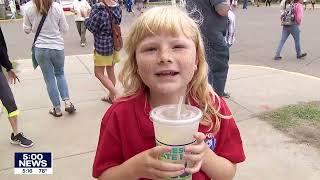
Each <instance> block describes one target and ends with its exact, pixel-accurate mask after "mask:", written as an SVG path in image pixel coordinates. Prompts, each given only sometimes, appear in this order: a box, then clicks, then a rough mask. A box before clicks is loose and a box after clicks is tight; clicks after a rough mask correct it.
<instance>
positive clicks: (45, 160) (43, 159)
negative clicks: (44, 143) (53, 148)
mask: <svg viewBox="0 0 320 180" xmlns="http://www.w3.org/2000/svg"><path fill="white" fill-rule="evenodd" d="M14 174H52V154H51V152H16V153H14Z"/></svg>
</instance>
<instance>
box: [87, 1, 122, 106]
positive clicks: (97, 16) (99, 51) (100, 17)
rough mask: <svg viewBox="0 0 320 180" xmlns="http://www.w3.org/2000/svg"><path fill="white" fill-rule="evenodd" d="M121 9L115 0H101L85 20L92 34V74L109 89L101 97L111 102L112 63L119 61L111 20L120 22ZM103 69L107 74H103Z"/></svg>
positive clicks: (114, 95)
mask: <svg viewBox="0 0 320 180" xmlns="http://www.w3.org/2000/svg"><path fill="white" fill-rule="evenodd" d="M121 18H122V11H121V8H120V6H119V4H117V3H116V2H115V1H113V0H102V1H101V2H100V3H97V4H95V5H94V6H93V7H92V11H91V13H90V16H89V18H87V19H86V20H85V25H86V27H87V29H88V30H89V31H90V32H91V33H92V34H93V36H94V52H93V54H94V55H93V56H94V57H93V59H94V74H95V76H96V77H97V78H98V79H99V80H100V82H101V83H102V84H103V86H104V87H105V88H106V89H108V90H109V96H104V97H102V98H101V100H102V101H106V102H108V103H111V104H112V102H113V101H114V100H115V98H116V97H117V94H118V92H117V90H116V88H115V86H116V77H115V74H114V65H115V64H116V63H117V62H119V61H120V58H119V52H118V51H116V50H115V48H114V45H113V39H112V21H113V22H114V23H116V24H118V25H120V23H121ZM105 70H106V71H107V75H105V74H104V72H105Z"/></svg>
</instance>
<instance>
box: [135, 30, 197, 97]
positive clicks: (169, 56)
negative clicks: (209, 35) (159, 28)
mask: <svg viewBox="0 0 320 180" xmlns="http://www.w3.org/2000/svg"><path fill="white" fill-rule="evenodd" d="M196 57H197V56H196V47H195V43H194V42H193V40H192V39H189V38H187V37H185V36H184V35H182V34H180V35H179V36H177V37H175V36H172V35H170V34H168V33H161V34H158V35H155V36H149V37H146V38H145V39H143V40H142V41H141V42H140V44H138V46H137V49H136V60H137V65H138V73H139V75H140V77H141V79H142V81H143V82H144V83H145V85H146V86H148V87H149V89H150V93H155V94H169V95H177V94H181V95H183V94H185V92H186V89H187V86H188V84H189V82H190V81H191V79H192V77H193V75H194V72H195V70H196V69H197V65H196V64H197V60H196Z"/></svg>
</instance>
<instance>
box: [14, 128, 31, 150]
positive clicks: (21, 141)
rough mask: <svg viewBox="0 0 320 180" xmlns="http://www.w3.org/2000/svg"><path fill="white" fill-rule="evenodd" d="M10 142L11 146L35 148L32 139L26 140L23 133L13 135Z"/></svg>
mask: <svg viewBox="0 0 320 180" xmlns="http://www.w3.org/2000/svg"><path fill="white" fill-rule="evenodd" d="M10 142H11V144H18V145H20V146H22V147H25V148H28V147H31V146H33V142H32V141H31V140H30V139H28V138H26V137H25V136H24V135H23V134H22V133H21V132H20V133H18V134H17V135H14V134H13V133H11V138H10Z"/></svg>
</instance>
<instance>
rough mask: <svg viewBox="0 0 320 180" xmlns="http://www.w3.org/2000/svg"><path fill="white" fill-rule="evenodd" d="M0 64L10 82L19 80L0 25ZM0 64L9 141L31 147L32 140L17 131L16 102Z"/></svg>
mask: <svg viewBox="0 0 320 180" xmlns="http://www.w3.org/2000/svg"><path fill="white" fill-rule="evenodd" d="M0 65H1V66H3V67H4V68H5V69H6V70H7V72H8V77H9V80H10V82H11V83H16V81H19V79H18V76H17V75H16V74H15V72H14V71H13V68H12V64H11V62H10V61H9V57H8V53H7V45H6V42H5V40H4V37H3V34H2V30H1V27H0ZM1 66H0V100H1V102H2V104H3V106H4V107H5V108H6V110H7V112H8V119H9V122H10V124H11V127H12V131H13V132H12V133H11V138H10V140H11V143H12V144H17V145H20V146H22V147H31V146H32V145H33V142H32V141H31V140H30V139H28V138H26V137H25V136H24V135H23V133H21V132H18V122H17V121H18V118H17V116H18V114H19V111H18V108H17V105H16V102H15V100H14V97H13V94H12V91H11V89H10V86H9V84H8V81H7V78H6V77H5V76H4V74H3V72H2V67H1Z"/></svg>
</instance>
